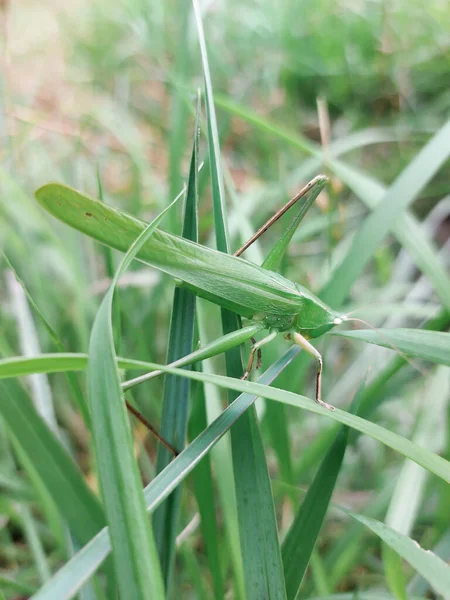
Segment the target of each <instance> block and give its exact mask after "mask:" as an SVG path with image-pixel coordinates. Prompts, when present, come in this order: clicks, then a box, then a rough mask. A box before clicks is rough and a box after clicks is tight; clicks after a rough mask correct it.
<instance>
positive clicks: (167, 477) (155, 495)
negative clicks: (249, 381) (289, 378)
mask: <svg viewBox="0 0 450 600" xmlns="http://www.w3.org/2000/svg"><path fill="white" fill-rule="evenodd" d="M299 352H300V348H298V347H293V348H290V349H289V350H288V351H287V352H286V353H285V354H284V356H282V357H281V358H280V359H279V360H278V361H277V362H276V363H275V364H274V365H272V366H271V367H269V369H267V371H266V372H265V373H264V374H263V375H261V377H260V378H259V381H260V382H263V383H267V384H269V383H271V382H272V381H273V380H274V379H275V377H276V376H277V375H278V374H279V373H280V372H281V371H282V370H283V369H284V368H285V367H286V366H287V365H288V364H289V363H290V362H291V361H292V360H293V359H294V358H295V357H296V356H297V355H298V353H299ZM256 398H257V396H254V395H251V394H241V395H240V396H239V397H238V398H237V399H236V400H235V401H234V402H233V404H231V405H230V406H228V407H227V408H226V409H225V410H224V412H223V413H222V414H221V415H220V416H219V417H218V418H217V419H216V420H215V421H214V422H213V423H211V424H210V425H209V426H208V427H207V429H205V430H204V431H203V432H202V433H201V434H200V435H199V436H198V437H197V438H196V439H195V440H194V441H193V442H192V443H191V444H190V445H189V446H188V447H187V448H185V450H183V452H181V454H179V455H178V456H177V457H176V458H175V459H174V460H173V461H172V462H171V463H170V465H168V466H167V468H166V469H164V471H163V472H162V473H160V474H159V475H158V476H157V477H156V478H155V479H154V480H153V481H152V482H151V483H150V484H149V485H148V486H147V487H146V488H145V490H144V495H145V500H146V505H147V510H150V511H152V510H155V508H156V507H157V506H159V504H160V503H161V502H162V501H163V500H164V499H165V498H166V497H167V496H168V495H169V494H170V493H171V492H172V491H173V490H174V489H175V488H176V487H177V485H179V483H180V482H181V481H182V480H183V479H184V478H185V477H186V476H187V475H188V474H189V473H190V472H191V471H192V469H194V468H195V466H196V465H197V464H198V463H199V462H200V461H201V460H202V458H203V457H204V456H205V455H206V454H208V452H209V451H210V450H211V448H213V447H214V445H215V444H216V442H217V441H218V440H219V439H220V438H221V437H222V436H223V435H225V433H226V432H227V431H228V430H229V429H230V427H231V426H232V425H233V424H234V423H235V422H236V421H237V420H238V419H239V418H240V417H241V416H242V414H243V413H244V412H245V411H246V410H247V409H248V408H249V407H250V406H251V405H252V404H253V403H254V402H255V400H256ZM110 550H111V541H110V537H109V530H108V528H107V527H105V528H104V529H103V530H102V531H101V532H100V533H99V534H98V535H96V536H95V538H93V539H92V540H91V541H90V542H89V543H88V544H87V545H86V546H85V547H84V548H82V549H81V550H80V551H79V552H78V553H77V554H76V555H75V556H74V557H73V558H72V559H71V560H70V561H69V562H68V563H66V564H65V565H64V566H63V567H62V568H61V569H60V570H59V571H58V572H57V573H56V574H55V575H54V576H53V577H52V579H51V580H50V581H49V582H48V583H47V584H46V585H45V586H44V587H43V588H42V589H41V590H39V592H38V593H37V594H35V595H34V596H33V600H53V599H54V598H58V600H69V598H72V597H73V596H74V595H75V594H76V593H77V591H78V590H79V589H80V587H81V586H82V585H83V584H84V583H85V582H86V581H87V579H89V577H91V576H92V575H93V574H94V573H95V571H96V570H97V569H98V568H99V566H100V565H101V564H102V562H103V561H104V560H105V558H106V557H107V556H108V554H109V552H110Z"/></svg>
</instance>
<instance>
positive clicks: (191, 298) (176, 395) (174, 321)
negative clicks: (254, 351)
mask: <svg viewBox="0 0 450 600" xmlns="http://www.w3.org/2000/svg"><path fill="white" fill-rule="evenodd" d="M194 132H195V133H194V143H193V148H192V156H191V164H190V170H189V179H188V185H187V191H186V201H185V207H184V219H183V230H182V237H183V238H186V239H189V240H191V241H193V242H196V241H197V237H198V215H197V205H198V171H199V156H198V152H199V142H200V139H199V138H200V95H199V96H198V99H197V116H196V120H195V130H194ZM194 320H195V294H193V293H192V292H191V291H189V290H187V289H184V288H180V287H175V291H174V297H173V305H172V317H171V322H170V333H169V346H168V350H167V363H172V362H174V361H176V360H178V359H179V358H182V357H184V356H187V355H188V354H189V353H190V352H192V350H193V343H194ZM186 368H190V367H186ZM190 388H191V386H190V381H189V379H184V378H181V377H174V376H173V375H167V376H166V379H165V383H164V398H163V408H162V418H161V432H160V433H161V435H162V437H163V438H164V439H165V440H167V441H168V442H169V443H170V444H172V446H173V447H174V448H176V449H177V450H178V451H181V450H182V449H183V448H184V446H185V440H186V434H187V421H188V408H189V396H190ZM171 460H172V455H171V454H170V452H169V450H168V449H167V448H165V447H164V446H163V445H162V444H160V445H159V447H158V458H157V463H156V472H157V473H160V472H161V471H162V470H163V469H165V468H166V467H167V465H168V464H169V463H170V461H171ZM180 502H181V486H180V487H179V488H177V489H176V490H175V491H174V492H173V493H172V494H171V495H170V496H169V497H168V498H167V500H166V501H165V502H164V503H163V504H161V506H160V507H159V508H158V510H157V511H156V512H155V514H154V515H153V531H154V535H155V542H156V547H157V549H158V554H159V559H160V563H161V570H162V573H163V578H164V583H165V588H166V591H167V593H168V592H169V590H170V580H171V571H172V567H173V562H174V558H175V541H176V536H177V533H178V520H179V512H180Z"/></svg>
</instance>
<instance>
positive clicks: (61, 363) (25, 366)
mask: <svg viewBox="0 0 450 600" xmlns="http://www.w3.org/2000/svg"><path fill="white" fill-rule="evenodd" d="M117 365H118V367H119V368H120V369H128V370H140V371H142V370H149V369H151V366H152V363H148V362H145V361H143V360H134V359H132V358H121V357H120V356H119V357H117ZM87 367H88V355H87V354H83V353H81V352H80V353H77V352H74V353H70V352H64V353H60V354H59V353H58V354H56V353H55V354H41V355H39V356H12V357H11V358H4V359H2V360H0V379H8V378H10V377H22V376H23V375H32V374H33V373H64V372H65V371H84V370H85V369H87Z"/></svg>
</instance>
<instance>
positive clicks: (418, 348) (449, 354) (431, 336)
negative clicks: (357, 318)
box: [333, 329, 450, 367]
mask: <svg viewBox="0 0 450 600" xmlns="http://www.w3.org/2000/svg"><path fill="white" fill-rule="evenodd" d="M333 335H339V336H343V337H346V338H350V339H356V340H361V341H364V342H368V343H369V344H376V345H377V346H383V347H384V348H390V349H394V350H395V349H398V350H400V351H401V352H404V353H405V354H407V355H408V356H417V357H419V358H424V359H425V360H429V361H431V362H434V363H437V364H441V365H447V366H448V367H450V333H446V332H443V331H427V330H425V329H378V330H377V331H373V330H369V329H360V330H356V331H339V332H338V331H336V332H333ZM392 346H394V348H392Z"/></svg>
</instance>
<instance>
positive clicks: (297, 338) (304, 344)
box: [288, 332, 335, 410]
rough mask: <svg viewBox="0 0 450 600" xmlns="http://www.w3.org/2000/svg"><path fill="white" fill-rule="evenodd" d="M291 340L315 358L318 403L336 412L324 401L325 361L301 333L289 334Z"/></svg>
mask: <svg viewBox="0 0 450 600" xmlns="http://www.w3.org/2000/svg"><path fill="white" fill-rule="evenodd" d="M288 337H289V339H292V340H293V341H294V342H295V343H296V344H297V345H298V346H300V347H301V348H303V350H305V351H306V352H307V353H308V354H310V355H311V356H313V357H314V358H315V359H316V362H317V374H316V402H317V404H320V405H321V406H323V407H324V408H328V409H329V410H335V408H334V406H331V404H327V403H326V402H324V401H323V400H322V370H323V360H322V355H321V354H320V352H319V351H318V350H317V349H316V348H314V346H313V345H312V344H310V342H308V340H307V339H306V338H305V337H303V336H302V335H301V334H300V333H297V332H295V333H294V334H288Z"/></svg>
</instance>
